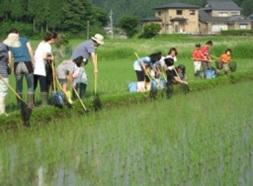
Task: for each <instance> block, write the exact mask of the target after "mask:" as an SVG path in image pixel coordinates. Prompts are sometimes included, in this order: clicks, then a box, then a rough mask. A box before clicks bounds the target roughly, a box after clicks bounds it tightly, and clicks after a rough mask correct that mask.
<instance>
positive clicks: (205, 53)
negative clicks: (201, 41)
mask: <svg viewBox="0 0 253 186" xmlns="http://www.w3.org/2000/svg"><path fill="white" fill-rule="evenodd" d="M200 50H201V52H202V55H203V56H204V61H208V59H209V56H210V53H209V46H207V45H205V46H203V47H202V48H201V49H200Z"/></svg>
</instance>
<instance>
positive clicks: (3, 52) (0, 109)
mask: <svg viewBox="0 0 253 186" xmlns="http://www.w3.org/2000/svg"><path fill="white" fill-rule="evenodd" d="M8 53H9V48H8V46H6V45H5V44H3V43H1V42H0V115H3V114H4V115H6V116H7V114H6V112H5V97H6V95H7V91H8V87H7V84H8V63H9V57H8Z"/></svg>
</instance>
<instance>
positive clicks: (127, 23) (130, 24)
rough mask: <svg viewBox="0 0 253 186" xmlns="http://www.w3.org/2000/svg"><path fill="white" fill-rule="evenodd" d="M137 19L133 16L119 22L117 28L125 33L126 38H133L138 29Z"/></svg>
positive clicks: (123, 18)
mask: <svg viewBox="0 0 253 186" xmlns="http://www.w3.org/2000/svg"><path fill="white" fill-rule="evenodd" d="M138 24H139V21H138V18H137V17H133V16H125V17H122V18H121V19H120V21H119V27H120V28H121V29H122V30H124V32H126V34H127V36H128V37H133V36H134V35H135V34H136V33H137V31H138V29H137V27H138Z"/></svg>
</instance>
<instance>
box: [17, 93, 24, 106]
mask: <svg viewBox="0 0 253 186" xmlns="http://www.w3.org/2000/svg"><path fill="white" fill-rule="evenodd" d="M18 95H19V97H20V98H23V95H22V93H18ZM16 99H17V107H18V109H20V108H21V104H22V100H20V99H19V98H18V97H16Z"/></svg>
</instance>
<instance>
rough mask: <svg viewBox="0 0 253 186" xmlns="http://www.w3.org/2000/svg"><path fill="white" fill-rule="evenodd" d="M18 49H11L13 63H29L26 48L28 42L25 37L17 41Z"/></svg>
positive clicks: (29, 59)
mask: <svg viewBox="0 0 253 186" xmlns="http://www.w3.org/2000/svg"><path fill="white" fill-rule="evenodd" d="M19 42H20V44H21V45H20V47H17V48H16V47H11V48H10V50H11V53H12V55H13V57H14V62H15V63H18V62H31V57H30V54H29V51H28V48H27V43H28V40H27V38H25V37H20V39H19Z"/></svg>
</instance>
